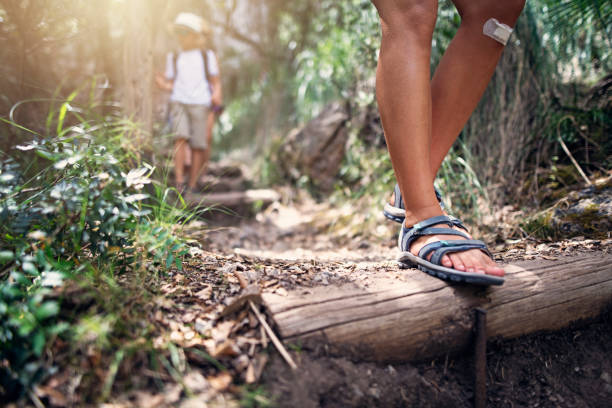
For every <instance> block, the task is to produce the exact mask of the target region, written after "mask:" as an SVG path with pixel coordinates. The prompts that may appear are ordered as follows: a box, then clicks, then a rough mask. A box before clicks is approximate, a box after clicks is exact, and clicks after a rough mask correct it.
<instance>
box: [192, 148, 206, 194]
mask: <svg viewBox="0 0 612 408" xmlns="http://www.w3.org/2000/svg"><path fill="white" fill-rule="evenodd" d="M206 150H208V149H196V148H192V149H191V168H190V169H189V187H190V188H192V189H193V188H196V186H197V184H198V178H199V177H200V175H201V174H202V165H203V163H204V156H205V154H206Z"/></svg>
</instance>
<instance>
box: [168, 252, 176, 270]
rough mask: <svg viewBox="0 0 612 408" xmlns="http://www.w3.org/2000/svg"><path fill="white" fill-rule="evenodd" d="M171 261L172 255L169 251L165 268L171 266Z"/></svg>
mask: <svg viewBox="0 0 612 408" xmlns="http://www.w3.org/2000/svg"><path fill="white" fill-rule="evenodd" d="M172 262H174V255H173V254H172V253H170V254H168V257H167V258H166V269H168V268H170V267H171V266H172Z"/></svg>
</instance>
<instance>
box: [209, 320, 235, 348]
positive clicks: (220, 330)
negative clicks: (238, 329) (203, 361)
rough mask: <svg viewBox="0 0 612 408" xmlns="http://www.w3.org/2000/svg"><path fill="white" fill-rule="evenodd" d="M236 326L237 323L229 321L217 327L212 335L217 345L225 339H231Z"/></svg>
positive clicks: (212, 331)
mask: <svg viewBox="0 0 612 408" xmlns="http://www.w3.org/2000/svg"><path fill="white" fill-rule="evenodd" d="M235 324H236V322H234V321H231V320H228V321H225V322H221V323H219V324H218V325H216V326H215V327H214V328H213V329H212V330H211V333H210V334H211V337H212V338H213V340H214V341H215V343H216V344H218V343H222V342H224V341H225V339H227V338H228V337H229V334H230V332H231V331H232V327H234V325H235Z"/></svg>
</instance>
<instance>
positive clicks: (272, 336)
mask: <svg viewBox="0 0 612 408" xmlns="http://www.w3.org/2000/svg"><path fill="white" fill-rule="evenodd" d="M249 306H251V310H253V313H255V316H257V319H258V320H259V322H260V323H261V325H262V326H263V327H264V329H265V330H266V332H267V333H268V336H269V337H270V340H272V343H273V344H274V346H276V348H277V349H278V352H279V353H280V355H281V356H283V358H284V359H285V361H286V362H287V364H289V367H291V368H292V369H293V370H295V369H297V365H296V364H295V362H294V361H293V359H292V358H291V356H290V355H289V353H288V352H287V349H285V346H283V343H281V341H280V340H279V339H278V337H276V334H274V331H273V330H272V328H271V327H270V326H269V325H268V323H267V322H266V319H264V317H263V316H262V315H261V313H260V312H259V310H257V307H255V304H254V303H253V301H252V300H249Z"/></svg>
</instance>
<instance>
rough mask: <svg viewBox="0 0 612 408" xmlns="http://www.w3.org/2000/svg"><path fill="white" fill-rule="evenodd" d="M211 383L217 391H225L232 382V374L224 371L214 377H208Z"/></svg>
mask: <svg viewBox="0 0 612 408" xmlns="http://www.w3.org/2000/svg"><path fill="white" fill-rule="evenodd" d="M207 380H208V382H209V384H210V385H211V386H212V387H213V388H214V389H215V390H217V391H225V390H227V389H228V388H229V386H230V385H231V384H232V376H231V374H230V373H228V372H227V371H224V372H222V373H220V374H218V375H216V376H214V377H208V378H207Z"/></svg>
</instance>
